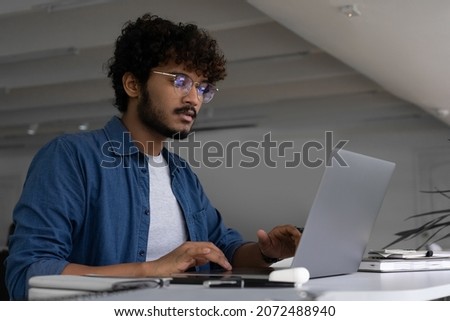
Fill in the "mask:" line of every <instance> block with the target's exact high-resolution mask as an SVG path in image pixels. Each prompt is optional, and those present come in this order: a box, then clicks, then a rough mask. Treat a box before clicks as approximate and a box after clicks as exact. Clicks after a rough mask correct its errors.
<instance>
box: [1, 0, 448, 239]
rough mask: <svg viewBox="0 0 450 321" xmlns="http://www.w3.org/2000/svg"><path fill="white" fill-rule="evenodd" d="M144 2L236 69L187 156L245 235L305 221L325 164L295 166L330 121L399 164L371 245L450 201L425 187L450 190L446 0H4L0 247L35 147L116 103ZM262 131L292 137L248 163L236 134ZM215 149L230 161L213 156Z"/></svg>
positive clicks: (99, 122)
mask: <svg viewBox="0 0 450 321" xmlns="http://www.w3.org/2000/svg"><path fill="white" fill-rule="evenodd" d="M147 12H150V13H153V14H156V15H159V16H161V17H164V18H168V19H171V20H173V21H180V22H192V23H195V24H198V25H199V26H201V27H203V28H205V29H207V30H208V31H210V32H211V34H212V35H213V36H214V37H215V38H216V39H217V41H218V43H219V45H220V47H221V48H222V50H223V52H224V53H225V55H226V57H227V60H228V77H227V78H226V79H225V80H224V81H223V82H221V83H219V84H218V86H219V88H220V91H219V93H218V94H217V95H216V97H215V98H214V100H213V101H212V102H211V103H210V104H208V105H205V106H204V107H203V110H202V112H201V113H200V116H199V117H198V120H197V123H196V126H195V133H194V135H192V136H190V138H189V139H192V140H194V139H195V141H198V142H200V144H201V145H200V146H201V147H200V148H196V149H195V150H194V151H193V152H192V149H191V150H188V151H186V148H185V149H184V150H183V149H181V148H180V153H181V154H182V155H183V156H185V157H186V158H187V159H188V160H190V161H193V163H194V164H193V167H194V170H195V171H196V172H197V173H198V175H199V177H200V179H201V181H202V182H203V185H204V188H205V190H206V191H207V193H208V196H209V198H210V199H211V201H212V202H213V204H214V205H215V206H216V207H217V208H218V209H219V210H220V212H221V213H222V215H223V216H224V219H225V221H226V223H227V224H228V225H230V226H232V227H235V228H237V229H239V230H240V231H241V232H242V234H243V235H244V236H245V237H246V238H248V239H250V240H254V239H255V232H256V230H257V229H258V228H265V229H270V228H271V227H272V226H274V225H277V224H284V223H291V224H295V225H299V226H301V225H303V224H304V223H305V220H306V217H307V215H308V211H309V208H310V207H311V204H312V202H313V200H314V196H315V194H316V191H317V188H318V185H319V182H320V178H321V175H322V173H323V170H324V166H319V167H315V168H310V167H308V166H305V165H304V163H303V162H302V163H300V164H298V165H296V166H288V165H287V164H289V161H292V160H293V159H294V154H297V155H301V156H302V157H304V156H306V155H304V153H303V151H304V150H303V146H308V145H305V144H307V143H308V142H311V141H313V142H319V143H320V144H324V145H325V143H326V142H325V140H326V139H325V137H326V135H327V134H326V133H327V132H328V133H331V134H332V141H333V144H334V145H335V144H337V143H338V142H340V141H347V143H346V145H345V148H346V149H348V150H352V151H355V152H360V153H364V154H367V155H370V156H374V157H377V158H383V159H386V160H390V161H393V162H396V163H397V168H396V171H395V174H394V177H393V179H392V181H391V184H390V187H389V190H388V192H387V194H386V198H385V201H384V204H383V206H382V209H381V212H380V215H379V218H378V220H377V223H376V225H375V227H374V230H373V233H372V236H371V241H370V244H369V248H379V247H382V246H384V245H386V244H387V243H389V242H390V241H392V240H394V239H395V236H394V234H395V233H396V232H398V231H400V230H404V229H406V228H412V227H416V226H419V225H421V224H423V223H424V221H425V219H423V218H418V219H413V220H407V221H405V219H406V218H407V217H408V216H410V215H414V214H417V213H421V212H424V211H430V210H436V209H442V208H449V207H450V206H449V205H450V204H449V203H450V202H449V200H448V198H445V197H443V196H442V195H435V194H424V193H421V192H420V191H421V190H434V189H450V165H449V164H450V142H449V140H448V139H449V138H450V131H449V125H450V115H449V114H450V106H449V102H450V90H449V88H450V80H449V79H450V77H449V76H448V75H450V70H449V69H450V64H449V63H448V57H449V56H450V31H449V30H450V29H449V28H448V26H447V24H448V21H450V2H448V1H445V0H428V1H421V0H380V1H370V0H353V1H350V0H349V1H344V0H314V1H313V0H278V1H271V0H248V1H245V0H190V1H181V0H123V1H120V0H79V1H75V0H54V1H50V0H21V1H0V30H1V32H0V244H5V243H6V237H7V231H8V227H9V225H10V223H11V220H12V218H11V214H12V210H13V207H14V205H15V203H16V202H17V200H18V197H19V195H20V192H21V188H22V184H23V181H24V179H25V177H26V172H27V169H28V165H29V163H30V161H31V159H32V157H33V156H34V154H35V153H36V151H37V150H38V149H39V148H40V147H41V146H42V145H43V144H45V143H46V142H48V141H49V140H50V139H52V138H53V137H55V136H57V135H61V134H64V133H71V132H77V131H84V130H91V129H95V128H100V127H102V126H103V125H104V123H105V122H107V121H108V120H109V119H110V118H111V117H112V116H113V115H115V114H117V110H116V109H115V108H114V107H113V106H112V100H113V91H112V89H111V86H110V82H109V79H107V77H106V73H105V71H104V68H103V65H104V63H105V62H106V61H107V60H108V59H109V57H110V56H111V55H112V51H113V44H114V41H115V39H116V37H117V36H118V35H119V33H120V30H121V28H122V26H123V25H124V23H126V22H127V21H128V20H134V19H135V18H137V17H138V16H141V15H142V14H144V13H147ZM268 135H269V136H270V138H271V140H272V141H273V142H274V144H275V146H277V147H279V146H280V145H281V144H283V143H285V144H286V143H287V144H288V146H291V148H289V149H287V150H285V152H286V153H284V154H283V153H280V152H279V151H277V148H274V149H272V150H271V151H270V152H269V153H267V150H264V149H262V148H253V149H251V151H252V152H253V153H254V154H253V155H258V156H259V160H260V161H259V162H257V163H255V164H254V165H255V166H252V167H251V168H246V167H243V166H242V161H243V162H244V163H245V162H247V163H248V162H249V160H250V159H249V157H248V155H247V156H246V155H245V154H243V153H242V152H241V150H239V148H234V147H233V146H241V147H242V145H243V144H244V142H253V143H252V144H254V142H256V143H257V144H259V145H257V146H261V143H262V142H263V141H264V139H265V137H268ZM184 144H185V145H184V146H191V145H189V143H188V142H185V143H184ZM186 144H187V145H186ZM180 146H183V143H182V144H181V145H180ZM212 146H222V148H223V150H224V154H223V155H222V156H223V157H222V158H220V157H215V158H210V159H206V156H211V154H210V153H212V152H213V151H214V150H213V149H212ZM253 146H255V145H253ZM285 146H286V145H285ZM205 151H206V152H209V154H208V153H206V154H205ZM186 153H187V154H186ZM205 155H206V156H205ZM216 156H217V155H216ZM324 156H325V150H314V153H313V154H310V155H309V159H310V160H315V159H320V158H323V157H324ZM205 160H206V161H209V162H207V164H206V165H199V166H197V164H196V163H197V162H200V163H202V162H204V161H205ZM216 161H219V162H216ZM220 161H221V162H220ZM212 163H213V164H212ZM273 163H274V164H275V166H273ZM212 165H214V166H212ZM291 165H292V164H291ZM324 233H326V231H324ZM447 233H448V231H447ZM426 236H427V235H422V236H420V237H419V238H416V239H413V240H409V241H407V242H404V243H402V244H399V245H398V246H399V247H400V246H403V247H415V246H417V244H420V243H421V242H422V241H423V240H424V239H425V238H426ZM449 244H450V243H449V242H448V240H447V242H445V241H443V242H442V244H441V245H443V246H444V247H449V246H450V245H449Z"/></svg>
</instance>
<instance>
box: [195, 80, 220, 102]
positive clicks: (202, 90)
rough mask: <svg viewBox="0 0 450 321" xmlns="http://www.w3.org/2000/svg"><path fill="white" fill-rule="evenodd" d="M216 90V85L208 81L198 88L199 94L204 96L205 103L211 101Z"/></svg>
mask: <svg viewBox="0 0 450 321" xmlns="http://www.w3.org/2000/svg"><path fill="white" fill-rule="evenodd" d="M216 91H217V89H216V87H214V86H213V85H211V84H208V83H202V84H200V85H199V86H198V88H197V92H198V95H199V96H201V97H202V98H203V103H205V104H206V103H209V102H210V101H211V99H213V97H214V94H215V93H216Z"/></svg>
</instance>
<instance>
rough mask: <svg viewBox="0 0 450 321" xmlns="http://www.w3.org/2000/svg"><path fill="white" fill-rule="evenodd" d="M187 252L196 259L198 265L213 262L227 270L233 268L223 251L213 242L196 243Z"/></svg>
mask: <svg viewBox="0 0 450 321" xmlns="http://www.w3.org/2000/svg"><path fill="white" fill-rule="evenodd" d="M186 253H187V254H188V255H189V256H190V257H192V258H194V259H195V261H196V263H197V264H196V265H203V264H206V263H207V262H213V263H216V264H218V265H220V266H221V267H222V268H224V269H226V270H231V268H232V267H231V264H230V262H228V260H227V258H226V257H225V255H224V254H223V252H222V251H221V250H220V249H219V248H217V247H216V246H215V245H214V244H212V243H200V242H199V243H196V244H195V245H194V246H193V247H191V248H189V249H188V251H187V252H186Z"/></svg>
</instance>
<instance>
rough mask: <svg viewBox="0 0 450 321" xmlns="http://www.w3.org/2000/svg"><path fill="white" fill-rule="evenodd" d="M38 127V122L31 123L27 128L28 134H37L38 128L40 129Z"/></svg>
mask: <svg viewBox="0 0 450 321" xmlns="http://www.w3.org/2000/svg"><path fill="white" fill-rule="evenodd" d="M38 128H39V124H38V123H35V124H31V125H30V126H29V127H28V129H27V134H28V135H31V136H32V135H35V134H36V132H37V130H38Z"/></svg>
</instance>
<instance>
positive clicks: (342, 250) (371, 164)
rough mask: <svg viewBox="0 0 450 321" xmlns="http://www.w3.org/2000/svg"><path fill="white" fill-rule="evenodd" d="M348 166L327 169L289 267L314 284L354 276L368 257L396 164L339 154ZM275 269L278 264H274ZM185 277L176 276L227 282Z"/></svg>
mask: <svg viewBox="0 0 450 321" xmlns="http://www.w3.org/2000/svg"><path fill="white" fill-rule="evenodd" d="M338 155H339V156H340V157H341V159H342V160H343V161H344V162H345V165H344V164H340V163H338V162H337V161H336V160H335V159H333V161H332V164H330V166H327V167H326V168H325V171H324V174H323V176H322V180H321V182H320V185H319V189H318V192H317V194H316V197H315V200H314V202H313V205H312V207H311V210H310V212H309V215H308V218H307V221H306V224H305V226H304V231H303V234H302V239H301V241H300V244H299V246H298V248H297V251H296V253H295V256H294V258H293V259H292V263H291V267H305V268H307V269H308V271H309V273H310V277H311V278H316V277H324V276H333V275H340V274H349V273H353V272H356V271H357V270H358V268H359V265H360V263H361V260H362V258H363V256H364V252H365V249H366V247H367V244H368V242H369V238H370V234H371V231H372V228H373V226H374V224H375V220H376V218H377V216H378V213H379V211H380V208H381V205H382V203H383V199H384V196H385V194H386V191H387V188H388V185H389V181H390V179H391V177H392V174H393V172H394V169H395V164H394V163H392V162H389V161H385V160H381V159H377V158H373V157H369V156H366V155H362V154H357V153H354V152H350V151H346V150H342V149H341V150H339V151H338ZM275 265H276V264H275ZM272 270H273V269H253V268H250V269H246V268H244V269H242V268H238V269H233V271H228V272H224V274H226V275H230V276H240V277H246V278H264V277H266V278H268V275H269V273H270V272H271V271H272ZM224 274H223V273H215V272H214V271H209V272H184V273H180V274H177V275H176V276H184V277H186V276H194V275H196V276H199V275H202V276H209V277H211V276H221V275H222V276H223V275H224Z"/></svg>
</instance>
